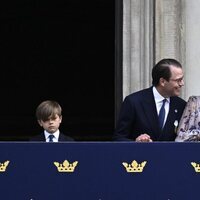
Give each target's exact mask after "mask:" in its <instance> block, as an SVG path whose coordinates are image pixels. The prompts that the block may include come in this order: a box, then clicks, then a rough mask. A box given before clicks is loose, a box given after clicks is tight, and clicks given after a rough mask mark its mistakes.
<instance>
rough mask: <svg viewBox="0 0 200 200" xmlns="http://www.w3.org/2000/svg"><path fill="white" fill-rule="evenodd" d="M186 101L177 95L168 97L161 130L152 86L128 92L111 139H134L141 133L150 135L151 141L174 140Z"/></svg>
mask: <svg viewBox="0 0 200 200" xmlns="http://www.w3.org/2000/svg"><path fill="white" fill-rule="evenodd" d="M185 105H186V102H185V101H184V100H183V99H181V98H179V97H170V106H169V114H168V117H167V120H166V123H165V125H164V127H163V130H161V129H160V127H159V122H158V114H157V110H156V103H155V100H154V96H153V87H150V88H147V89H144V90H141V91H138V92H135V93H132V94H130V95H129V96H127V97H126V98H125V99H124V102H123V103H122V107H121V111H120V115H119V119H118V122H117V127H116V130H115V132H114V137H113V139H114V140H116V141H127V140H135V139H136V138H137V137H138V136H139V135H141V134H144V133H146V134H148V135H150V137H151V139H152V140H153V141H174V140H175V137H176V131H177V127H176V126H175V125H174V123H175V121H178V122H179V120H180V118H181V115H182V113H183V110H184V108H185Z"/></svg>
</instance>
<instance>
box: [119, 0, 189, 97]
mask: <svg viewBox="0 0 200 200" xmlns="http://www.w3.org/2000/svg"><path fill="white" fill-rule="evenodd" d="M184 17H185V0H123V97H125V96H126V95H128V94H130V93H132V92H134V91H137V90H140V89H143V88H146V87H149V86H150V85H151V81H152V79H151V69H152V67H153V65H154V64H155V63H156V62H157V61H158V60H160V59H162V58H166V57H171V58H175V59H177V60H179V61H180V62H181V63H182V65H183V67H185V56H186V55H185V18H184ZM184 93H185V92H184V88H183V93H182V95H181V96H182V97H184Z"/></svg>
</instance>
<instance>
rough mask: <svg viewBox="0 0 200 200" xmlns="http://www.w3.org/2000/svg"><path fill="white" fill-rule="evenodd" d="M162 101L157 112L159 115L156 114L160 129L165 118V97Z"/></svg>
mask: <svg viewBox="0 0 200 200" xmlns="http://www.w3.org/2000/svg"><path fill="white" fill-rule="evenodd" d="M162 102H163V104H162V106H161V109H160V112H159V115H158V119H159V124H160V128H161V129H162V128H163V125H164V120H165V102H166V99H163V101H162Z"/></svg>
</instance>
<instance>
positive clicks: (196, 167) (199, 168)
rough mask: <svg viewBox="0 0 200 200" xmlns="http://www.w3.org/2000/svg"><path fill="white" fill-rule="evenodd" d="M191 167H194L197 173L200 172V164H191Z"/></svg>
mask: <svg viewBox="0 0 200 200" xmlns="http://www.w3.org/2000/svg"><path fill="white" fill-rule="evenodd" d="M191 165H192V166H193V167H194V170H195V172H198V173H199V172H200V164H198V163H195V162H191Z"/></svg>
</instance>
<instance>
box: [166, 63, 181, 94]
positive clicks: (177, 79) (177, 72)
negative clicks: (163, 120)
mask: <svg viewBox="0 0 200 200" xmlns="http://www.w3.org/2000/svg"><path fill="white" fill-rule="evenodd" d="M170 70H171V77H170V79H169V81H164V83H163V84H164V85H163V92H164V93H165V95H166V96H168V97H171V96H179V95H180V92H181V87H182V86H184V81H183V77H184V75H183V70H182V68H179V67H176V66H173V65H171V66H170Z"/></svg>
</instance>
